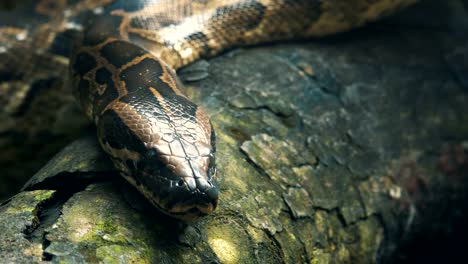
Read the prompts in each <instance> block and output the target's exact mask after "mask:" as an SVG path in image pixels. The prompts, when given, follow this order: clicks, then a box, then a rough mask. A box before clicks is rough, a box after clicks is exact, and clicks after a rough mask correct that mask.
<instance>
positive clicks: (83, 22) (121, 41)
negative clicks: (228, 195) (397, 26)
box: [0, 0, 415, 221]
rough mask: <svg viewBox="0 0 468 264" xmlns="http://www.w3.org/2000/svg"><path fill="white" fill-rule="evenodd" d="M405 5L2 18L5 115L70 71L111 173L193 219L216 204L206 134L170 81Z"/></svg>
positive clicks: (204, 118)
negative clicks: (226, 54)
mask: <svg viewBox="0 0 468 264" xmlns="http://www.w3.org/2000/svg"><path fill="white" fill-rule="evenodd" d="M413 2H415V0H353V1H344V0H330V1H325V0H193V1H188V0H134V1H123V0H115V1H113V0H99V1H90V0H69V1H67V0H55V1H54V0H41V1H32V2H31V3H25V4H24V5H21V8H18V10H14V11H11V12H8V13H7V12H4V13H3V14H2V16H0V103H1V104H2V106H1V107H2V115H6V116H13V117H18V116H24V115H27V114H28V107H29V106H30V105H31V103H30V102H31V100H33V99H34V97H36V96H39V95H38V94H40V92H38V88H37V87H48V86H54V85H53V84H52V83H51V82H50V81H49V82H48V80H50V79H48V78H46V77H47V74H48V73H49V72H53V71H54V70H55V74H56V75H57V73H58V75H61V74H63V72H64V71H63V70H62V69H63V68H64V67H63V66H66V65H69V72H70V75H69V76H70V77H69V78H68V79H69V80H70V85H69V86H70V87H71V90H72V91H73V94H74V96H75V98H76V100H77V102H78V103H79V105H80V106H81V108H82V109H83V111H84V112H85V114H86V116H87V117H88V119H89V120H91V121H92V122H93V123H94V124H95V125H96V127H97V134H98V138H99V142H100V145H101V146H102V148H103V150H104V151H105V152H106V153H107V154H109V156H110V157H111V159H112V161H113V163H114V166H115V168H116V169H117V170H118V171H119V172H120V174H121V175H122V176H123V177H124V178H125V179H126V180H128V181H129V182H130V183H131V184H132V185H133V186H135V187H136V188H137V189H138V190H139V191H140V192H141V193H142V194H143V195H144V196H145V197H146V198H148V200H150V201H151V202H152V204H153V205H154V206H155V207H157V208H158V209H160V210H161V211H162V212H164V213H166V214H168V215H170V216H173V217H175V218H178V219H182V220H186V221H192V220H196V219H198V218H200V217H201V216H204V215H207V214H209V213H211V212H212V211H213V210H215V208H216V207H217V205H218V197H219V190H218V186H217V183H216V168H215V133H214V130H213V127H212V125H211V123H210V120H209V117H208V115H207V114H206V113H205V111H204V110H203V108H202V107H200V106H197V105H196V104H194V103H193V102H191V101H190V100H189V99H188V98H187V97H186V95H185V93H184V87H183V84H182V83H181V81H179V79H178V77H177V75H176V73H175V71H176V70H178V69H180V68H181V67H183V66H185V65H187V64H189V63H191V62H193V61H195V60H197V59H199V58H207V57H212V56H215V55H217V54H219V53H220V52H222V51H225V50H226V49H230V48H233V47H239V46H245V45H253V44H259V43H265V42H273V41H280V40H286V39H302V38H308V37H320V36H325V35H329V34H333V33H337V32H341V31H344V30H348V29H350V28H353V27H356V26H359V25H362V24H364V23H365V22H367V21H371V20H374V19H376V18H379V17H381V16H384V15H386V14H388V13H391V12H392V11H394V10H396V9H399V8H401V7H404V6H406V5H409V4H411V3H413ZM19 13H22V14H23V15H25V16H24V19H17V18H18V14H19ZM26 14H27V17H26ZM25 47H26V48H29V49H34V54H35V55H34V56H27V55H24V54H22V51H24V50H26V48H25ZM50 54H52V55H50ZM49 55H50V58H52V59H48V60H45V61H44V60H41V61H40V63H39V62H38V60H36V61H34V59H33V58H35V56H36V57H37V56H39V57H41V58H44V56H46V57H47V56H49ZM47 58H49V57H47ZM34 87H35V88H34ZM63 96H65V95H63ZM51 100H52V99H45V101H51ZM33 114H34V113H33Z"/></svg>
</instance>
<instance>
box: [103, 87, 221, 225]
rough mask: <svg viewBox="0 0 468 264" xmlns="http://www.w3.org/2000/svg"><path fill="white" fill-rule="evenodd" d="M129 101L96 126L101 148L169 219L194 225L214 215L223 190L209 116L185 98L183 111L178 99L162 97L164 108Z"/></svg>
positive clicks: (181, 100) (115, 106)
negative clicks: (217, 172)
mask: <svg viewBox="0 0 468 264" xmlns="http://www.w3.org/2000/svg"><path fill="white" fill-rule="evenodd" d="M135 98H145V97H144V96H141V95H139V96H136V97H135ZM129 100H130V101H129V102H122V103H121V102H117V103H115V104H114V105H113V107H112V108H110V109H109V110H107V111H106V112H104V113H103V115H101V117H100V118H99V120H98V122H97V127H98V138H99V141H100V144H101V146H102V147H103V149H104V150H105V151H106V152H107V153H108V154H109V155H110V156H111V157H112V160H113V163H114V166H115V167H116V168H117V169H118V170H119V171H120V172H121V174H122V175H123V176H124V177H125V178H126V179H127V180H128V181H129V182H130V183H131V184H132V185H134V186H135V187H136V188H137V189H138V190H139V191H140V192H141V193H142V194H143V195H144V196H145V197H146V198H147V199H148V200H149V201H151V203H152V204H153V205H155V207H157V208H158V209H160V210H161V211H162V212H164V213H166V214H168V215H170V216H173V217H175V218H178V219H181V220H184V221H194V220H197V219H199V218H200V217H202V216H205V215H207V214H210V213H211V212H213V211H214V210H215V209H216V207H217V205H218V196H219V191H218V186H217V183H216V180H215V179H216V169H215V147H214V146H215V142H214V141H215V135H214V130H213V128H212V126H211V123H210V121H209V119H208V117H207V115H206V114H205V113H204V111H203V110H202V109H201V108H199V107H197V106H196V105H195V104H193V103H191V102H190V101H188V100H187V99H182V98H179V99H178V101H177V103H184V106H183V108H182V109H181V106H180V105H174V104H175V101H174V98H171V100H172V101H171V102H169V101H168V100H169V99H165V98H162V97H161V98H159V99H158V100H165V101H164V105H165V107H164V108H161V107H155V103H156V101H155V102H152V103H151V102H150V101H149V99H148V98H147V97H146V98H145V100H144V101H141V102H137V101H131V99H129ZM135 100H140V99H135ZM148 102H149V103H148ZM161 104H163V103H162V102H161V101H159V105H158V106H160V105H161ZM176 107H177V109H174V108H176ZM182 110H184V111H185V113H184V112H182ZM175 112H177V114H178V115H177V116H176V115H175ZM189 113H190V114H189ZM169 115H170V117H169Z"/></svg>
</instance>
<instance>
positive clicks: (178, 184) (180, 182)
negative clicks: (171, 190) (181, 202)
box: [176, 180, 185, 187]
mask: <svg viewBox="0 0 468 264" xmlns="http://www.w3.org/2000/svg"><path fill="white" fill-rule="evenodd" d="M176 185H177V186H179V187H181V186H184V185H185V182H184V181H183V180H179V181H178V182H177V184H176Z"/></svg>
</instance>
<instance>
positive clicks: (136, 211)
mask: <svg viewBox="0 0 468 264" xmlns="http://www.w3.org/2000/svg"><path fill="white" fill-rule="evenodd" d="M461 3H462V2H460V1H449V2H446V4H442V3H441V2H440V1H428V2H425V3H422V4H420V5H417V6H414V7H413V8H412V9H411V10H408V11H407V12H406V14H402V15H400V16H399V17H396V18H393V19H389V20H385V21H382V22H380V23H377V24H373V25H371V26H369V27H367V28H365V29H361V30H357V31H353V32H350V33H347V34H343V35H340V36H336V37H333V38H328V39H326V40H320V41H310V42H303V43H288V44H281V45H275V46H265V47H255V48H248V49H242V50H235V51H232V52H229V53H226V54H224V55H222V56H220V57H218V58H215V59H212V60H210V61H209V62H208V63H209V66H208V68H207V69H208V76H207V75H206V74H201V73H203V68H205V69H206V65H201V66H200V65H197V66H193V67H195V69H193V70H192V71H190V67H188V68H187V69H186V70H185V73H184V72H182V78H184V74H187V75H188V77H187V75H186V76H185V78H184V79H185V80H187V85H188V87H187V88H188V91H189V96H190V97H191V98H193V99H194V100H195V101H196V102H198V103H199V104H200V105H203V106H204V107H205V109H206V110H207V112H208V113H209V115H210V116H211V118H212V122H213V125H214V127H215V129H216V132H217V166H218V171H219V174H220V175H221V176H222V179H221V203H220V206H219V208H218V209H217V211H216V212H215V213H214V214H213V215H210V216H208V217H206V218H205V219H203V220H202V221H200V222H198V223H195V224H192V225H188V226H187V225H185V224H182V223H175V222H174V221H173V220H171V219H168V218H167V217H165V216H163V215H161V214H160V213H158V212H156V211H155V210H154V209H152V208H151V207H150V206H148V204H146V203H145V201H144V200H143V199H142V198H141V197H139V196H138V195H137V194H134V195H133V196H134V197H133V199H134V200H133V201H132V202H131V203H128V202H127V200H128V199H130V198H129V197H124V196H126V195H129V196H131V195H132V194H131V193H132V189H131V188H129V187H128V186H127V185H126V184H124V183H123V181H122V180H120V177H117V175H115V174H113V173H112V172H107V170H108V167H106V166H108V165H106V164H108V163H106V162H105V161H102V162H101V161H99V162H96V161H97V160H100V159H101V157H100V155H101V154H99V153H100V152H99V150H98V148H97V146H96V144H93V143H92V142H93V141H92V139H90V138H88V139H84V140H80V141H77V142H75V143H73V144H72V145H71V146H69V147H68V148H67V149H65V150H64V151H63V152H61V153H60V154H58V156H56V157H55V158H54V159H53V160H52V161H51V162H50V163H49V164H48V165H46V167H44V169H43V170H41V171H40V172H39V173H38V174H37V175H36V176H35V177H34V179H33V180H31V181H30V184H29V185H28V186H27V190H33V189H35V188H45V187H47V186H52V187H51V189H52V190H54V191H56V195H54V196H52V192H51V191H40V190H39V191H26V192H22V193H20V194H18V195H17V196H15V197H13V198H12V199H11V200H10V201H8V202H6V203H4V204H2V206H1V207H0V212H2V213H0V225H5V226H6V225H10V224H12V225H14V228H10V227H9V226H6V227H8V228H10V230H9V232H7V233H5V234H1V235H2V236H3V237H2V239H1V241H0V245H2V244H1V243H3V244H4V243H5V242H7V243H18V244H19V245H20V246H18V247H16V246H15V247H9V248H8V249H6V248H0V257H1V258H3V259H11V258H13V257H17V258H24V259H25V260H26V259H27V260H30V261H38V260H39V259H41V258H42V260H44V261H47V260H52V261H63V262H66V263H73V262H82V261H88V262H104V263H109V262H110V263H113V262H117V263H119V262H120V263H127V262H131V261H134V262H138V263H145V262H146V263H154V262H159V263H180V262H186V263H188V262H190V263H210V262H215V263H216V262H220V263H278V262H282V261H283V262H286V263H372V262H378V261H380V262H386V261H389V260H391V259H393V260H394V261H396V262H397V261H403V260H407V261H408V262H416V261H418V260H419V261H420V262H421V263H424V262H423V261H424V260H427V259H429V260H430V259H431V254H430V253H431V251H434V252H436V251H439V252H442V255H443V257H441V259H442V260H444V261H448V260H450V258H451V257H452V256H456V255H457V254H455V253H457V252H455V253H454V252H453V251H447V253H446V251H444V250H447V249H446V248H444V247H443V246H442V245H441V244H431V243H429V242H427V241H429V240H430V239H438V241H437V240H435V241H436V242H441V241H445V242H447V241H451V240H449V239H447V238H448V237H449V236H450V235H453V233H450V232H449V231H450V230H449V229H448V228H447V226H449V227H453V228H460V227H462V226H463V225H462V224H458V225H457V223H458V221H460V222H461V223H465V222H464V221H463V220H466V219H467V218H466V212H467V211H466V209H467V206H466V205H465V204H464V203H463V201H464V200H466V198H467V197H466V193H468V192H467V191H466V190H465V189H466V186H468V185H467V182H466V180H467V178H466V175H467V171H468V156H467V155H468V139H467V138H468V126H467V124H468V115H466V114H465V113H467V111H468V94H467V92H466V91H467V86H466V85H465V83H464V78H465V77H464V75H463V72H466V68H465V66H464V65H466V62H465V61H464V60H463V58H464V57H466V45H467V43H468V42H467V39H466V35H458V36H456V35H454V33H453V31H452V30H454V28H453V27H452V24H451V23H452V22H448V21H447V20H450V21H453V18H452V17H450V19H449V18H447V16H448V14H450V15H452V14H453V12H452V11H451V10H453V8H455V10H457V12H463V11H460V10H459V9H458V8H460V5H461ZM434 6H436V7H437V8H434ZM421 10H426V11H425V12H426V14H425V15H424V16H423V19H422V20H424V21H419V20H418V23H414V24H411V22H410V21H408V18H409V17H414V16H416V17H417V16H421V14H420V12H422V11H421ZM462 10H464V9H462ZM415 14H416V15H415ZM465 14H466V13H465ZM427 17H431V20H430V21H427V23H426V24H424V23H423V22H425V21H426V20H427ZM444 19H445V20H444ZM465 19H466V16H465ZM444 21H447V22H444ZM460 21H462V22H457V24H456V25H460V24H462V23H465V22H463V21H466V20H463V18H460ZM419 23H421V24H419ZM467 24H468V22H467ZM423 25H424V27H423ZM457 30H459V29H457ZM460 52H461V55H460ZM194 72H195V73H194ZM200 72H201V73H200ZM189 80H190V81H189ZM87 157H90V158H89V160H88V159H87ZM103 174H105V175H107V176H105V177H97V176H100V175H103ZM50 179H53V180H50ZM94 179H98V180H99V181H97V180H96V181H94ZM76 185H80V186H76ZM122 188H123V189H122ZM36 192H37V193H36ZM40 194H42V195H40ZM32 195H34V196H37V195H40V196H41V199H39V201H38V200H37V199H33V198H31V197H32ZM24 197H26V198H27V197H29V198H28V199H29V200H28V199H26V200H24ZM43 201H45V202H43ZM40 204H42V205H43V206H42V207H41V206H38V205H40ZM129 204H132V205H129ZM18 208H20V209H18ZM21 208H26V209H24V210H23V209H21ZM12 210H13V211H15V212H17V213H16V214H13V215H8V214H6V213H3V212H8V211H12ZM463 210H465V211H463ZM4 217H13V218H8V219H6V218H4ZM15 217H17V218H15ZM11 219H18V220H17V221H13V220H11ZM28 226H33V227H34V228H33V230H31V229H28ZM25 230H29V231H26V233H27V234H28V235H25ZM447 230H449V231H447ZM462 231H464V232H466V227H465V228H464V229H462ZM431 235H432V236H431ZM25 237H26V238H27V237H30V240H28V239H26V238H25ZM418 238H420V239H421V240H415V239H418ZM443 239H446V240H443ZM411 242H413V244H411ZM414 243H416V244H418V245H420V244H423V245H425V247H422V248H419V247H416V246H412V245H414ZM11 245H13V244H11ZM14 245H17V244H14ZM407 245H409V246H407ZM463 245H464V244H461V245H458V244H457V243H456V242H455V243H453V242H451V244H449V246H453V248H455V250H457V249H459V251H458V254H461V253H459V252H462V251H461V249H462V248H463ZM24 248H28V249H29V250H23V249H24ZM428 248H429V249H433V250H429V251H428ZM15 249H18V250H17V251H14V250H15ZM397 250H400V251H399V252H400V254H399V255H398V256H396V257H395V255H394V254H395V252H398V251H397ZM4 252H6V253H4ZM28 252H29V253H28ZM414 252H415V253H414ZM423 252H424V254H422V253H423ZM433 256H434V255H432V260H435V259H437V258H434V257H433ZM435 256H436V257H437V255H435ZM426 258H427V259H426ZM0 262H1V261H0Z"/></svg>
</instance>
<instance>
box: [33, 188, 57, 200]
mask: <svg viewBox="0 0 468 264" xmlns="http://www.w3.org/2000/svg"><path fill="white" fill-rule="evenodd" d="M54 193H55V191H52V190H51V191H43V192H41V193H39V194H37V195H36V196H34V199H35V200H36V201H45V200H48V199H50V198H51V197H52V195H54Z"/></svg>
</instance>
